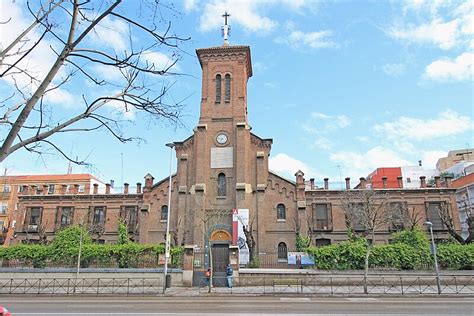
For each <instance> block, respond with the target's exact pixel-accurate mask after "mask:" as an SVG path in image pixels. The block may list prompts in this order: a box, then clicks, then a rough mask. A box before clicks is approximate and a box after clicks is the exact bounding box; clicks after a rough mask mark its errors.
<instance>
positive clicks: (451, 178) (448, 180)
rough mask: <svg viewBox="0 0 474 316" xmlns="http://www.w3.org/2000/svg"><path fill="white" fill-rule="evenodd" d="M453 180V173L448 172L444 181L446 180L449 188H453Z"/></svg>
mask: <svg viewBox="0 0 474 316" xmlns="http://www.w3.org/2000/svg"><path fill="white" fill-rule="evenodd" d="M452 180H453V176H452V175H450V174H447V175H445V176H444V181H445V183H446V187H447V188H451V187H452V182H451V181H452Z"/></svg>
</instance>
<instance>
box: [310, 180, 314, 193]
mask: <svg viewBox="0 0 474 316" xmlns="http://www.w3.org/2000/svg"><path fill="white" fill-rule="evenodd" d="M309 182H310V183H311V190H314V178H311V179H309Z"/></svg>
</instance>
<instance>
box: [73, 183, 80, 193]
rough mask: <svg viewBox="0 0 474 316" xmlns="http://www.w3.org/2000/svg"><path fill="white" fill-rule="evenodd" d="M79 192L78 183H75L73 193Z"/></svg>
mask: <svg viewBox="0 0 474 316" xmlns="http://www.w3.org/2000/svg"><path fill="white" fill-rule="evenodd" d="M78 193H79V184H75V185H74V194H78Z"/></svg>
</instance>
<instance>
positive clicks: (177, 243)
mask: <svg viewBox="0 0 474 316" xmlns="http://www.w3.org/2000/svg"><path fill="white" fill-rule="evenodd" d="M182 222H183V221H182V219H181V218H177V219H176V220H175V221H174V225H173V227H174V231H173V233H172V236H171V237H172V238H173V246H174V247H179V246H184V245H185V244H186V238H187V233H188V231H187V230H185V231H184V232H183V235H182V236H181V241H179V234H180V229H179V227H180V225H181V223H182ZM165 238H166V236H165Z"/></svg>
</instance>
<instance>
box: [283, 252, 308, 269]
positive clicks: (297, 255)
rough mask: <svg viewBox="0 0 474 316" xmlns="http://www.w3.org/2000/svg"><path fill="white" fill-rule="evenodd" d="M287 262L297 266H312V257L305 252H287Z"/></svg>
mask: <svg viewBox="0 0 474 316" xmlns="http://www.w3.org/2000/svg"><path fill="white" fill-rule="evenodd" d="M288 264H294V265H296V266H297V267H302V266H314V259H313V257H311V256H310V255H308V254H307V253H305V252H290V251H289V252H288Z"/></svg>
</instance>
